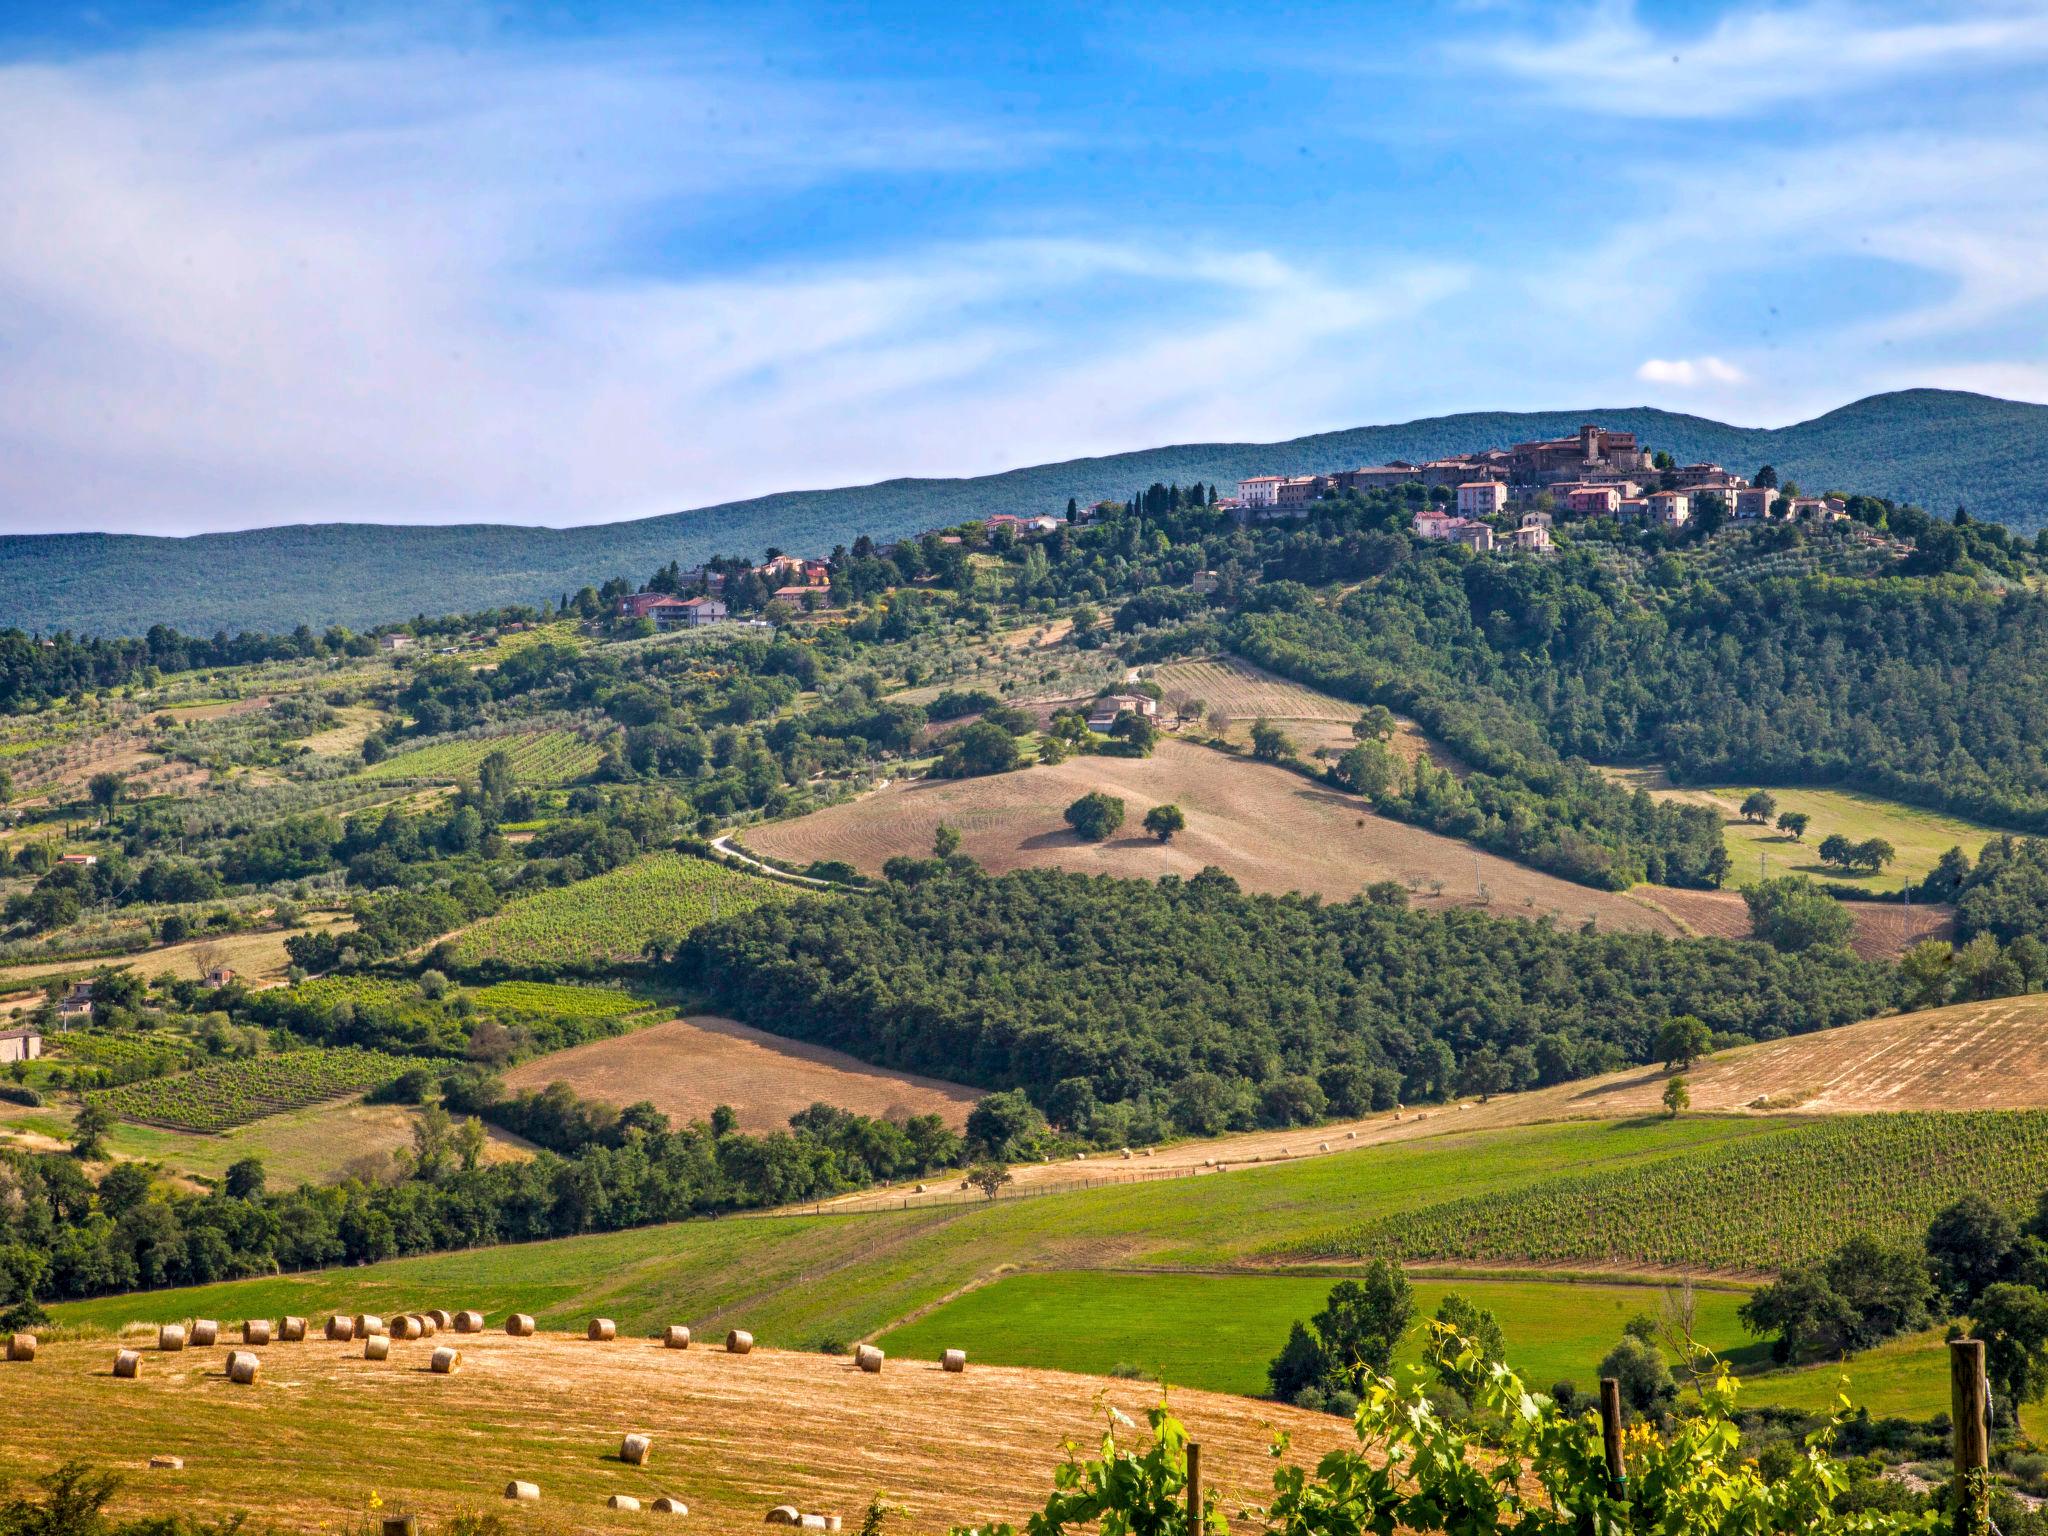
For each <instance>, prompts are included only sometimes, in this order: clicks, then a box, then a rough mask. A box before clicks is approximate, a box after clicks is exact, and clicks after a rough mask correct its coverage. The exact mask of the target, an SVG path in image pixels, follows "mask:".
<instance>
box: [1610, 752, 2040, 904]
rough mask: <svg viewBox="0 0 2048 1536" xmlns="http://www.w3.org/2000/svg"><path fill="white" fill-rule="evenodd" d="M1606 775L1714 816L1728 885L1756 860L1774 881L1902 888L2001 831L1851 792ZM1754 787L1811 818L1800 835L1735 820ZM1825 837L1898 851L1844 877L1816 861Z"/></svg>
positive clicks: (1752, 870)
mask: <svg viewBox="0 0 2048 1536" xmlns="http://www.w3.org/2000/svg"><path fill="white" fill-rule="evenodd" d="M1610 772H1611V773H1612V775H1613V776H1614V777H1616V778H1618V779H1620V780H1622V781H1623V782H1625V783H1628V784H1631V785H1635V784H1640V785H1641V786H1642V787H1644V788H1646V789H1648V790H1649V791H1650V793H1651V794H1652V795H1653V796H1655V797H1656V798H1657V799H1659V800H1671V801H1677V802H1680V803H1682V804H1688V805H1704V806H1707V807H1709V808H1711V809H1713V810H1715V811H1718V812H1719V813H1720V814H1721V817H1722V820H1723V823H1724V825H1725V827H1726V833H1725V836H1726V840H1727V844H1728V856H1729V857H1730V858H1731V859H1732V860H1733V861H1734V872H1733V874H1732V876H1731V881H1732V883H1738V884H1747V883H1748V882H1750V881H1752V880H1754V879H1756V877H1757V874H1758V870H1759V859H1761V861H1762V862H1761V869H1762V873H1763V874H1764V875H1766V876H1767V877H1770V878H1773V879H1775V878H1776V877H1778V876H1780V875H1810V876H1812V877H1813V878H1814V879H1817V880H1831V881H1839V882H1840V883H1842V884H1844V885H1855V886H1861V887H1862V888H1863V889H1865V890H1869V891H1897V890H1902V889H1903V888H1905V887H1906V886H1908V885H1912V884H1915V883H1917V882H1918V881H1919V880H1920V879H1921V878H1922V877H1923V876H1925V875H1926V874H1927V872H1928V871H1929V870H1931V869H1933V868H1934V866H1935V863H1936V861H1937V860H1939V859H1940V858H1941V856H1942V855H1943V854H1944V853H1946V852H1948V850H1949V849H1951V848H1961V849H1962V850H1963V851H1964V852H1965V853H1967V854H1969V855H1970V857H1971V858H1973V859H1974V858H1975V857H1976V856H1977V850H1978V849H1979V848H1981V847H1983V845H1984V844H1985V843H1986V842H1988V841H1989V840H1990V839H1992V838H1994V837H1996V836H1998V835H1999V831H2000V829H1999V828H1997V827H1992V826H1987V825H1985V824H1984V823H1982V822H1975V821H1967V820H1965V819H1963V818H1962V817H1959V816H1950V815H1945V814H1943V813H1942V812H1939V811H1926V810H1922V809H1920V808H1919V807H1918V806H1912V805H1905V804H1902V803H1901V802H1899V801H1896V800H1886V799H1883V798H1881V797H1879V796H1877V795H1867V794H1864V793H1862V792H1861V791H1859V790H1853V789H1815V788H1810V787H1806V786H1797V787H1792V788H1784V789H1780V788H1777V787H1774V786H1768V785H1765V786H1758V785H1754V784H1750V785H1732V784H1730V785H1713V786H1709V787H1694V786H1686V787H1683V788H1681V787H1678V786H1675V785H1673V784H1672V783H1671V781H1670V780H1669V779H1667V778H1666V777H1665V776H1664V775H1663V774H1662V772H1660V771H1656V770H1644V769H1633V768H1629V769H1613V770H1610ZM1759 787H1762V788H1767V789H1769V790H1770V793H1771V795H1772V796H1773V797H1774V798H1775V799H1776V800H1777V802H1778V811H1779V812H1780V813H1781V814H1782V813H1783V812H1786V811H1800V812H1803V813H1804V814H1805V815H1806V816H1807V817H1808V818H1810V820H1809V824H1808V826H1807V829H1806V835H1805V836H1804V838H1802V839H1801V840H1800V841H1798V842H1794V841H1793V840H1792V839H1791V838H1790V837H1788V836H1787V835H1786V834H1784V833H1782V832H1780V831H1779V830H1778V829H1777V827H1776V826H1775V825H1773V824H1759V823H1757V822H1753V821H1745V820H1743V819H1742V812H1741V807H1742V802H1743V799H1744V798H1745V797H1746V796H1747V795H1748V794H1749V793H1750V791H1751V790H1753V789H1757V788H1759ZM1774 820H1775V818H1774ZM1831 832H1839V833H1841V834H1842V836H1844V837H1846V838H1848V839H1849V840H1850V841H1851V842H1857V843H1860V842H1863V841H1865V840H1867V839H1869V838H1873V837H1881V838H1883V839H1884V840H1885V841H1886V842H1888V843H1890V844H1891V845H1892V847H1894V848H1895V849H1897V850H1898V859H1897V861H1896V862H1895V863H1893V864H1891V865H1890V866H1889V867H1887V868H1886V869H1885V871H1884V872H1883V873H1882V874H1877V875H1865V874H1850V873H1847V872H1845V871H1843V870H1840V869H1837V868H1836V867H1835V866H1833V865H1830V864H1823V863H1821V861H1820V854H1819V851H1818V850H1819V848H1820V843H1821V839H1822V838H1824V837H1826V836H1827V835H1828V834H1829V833H1831Z"/></svg>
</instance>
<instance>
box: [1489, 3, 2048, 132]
mask: <svg viewBox="0 0 2048 1536" xmlns="http://www.w3.org/2000/svg"><path fill="white" fill-rule="evenodd" d="M1460 46H1461V48H1462V47H1464V46H1467V45H1466V44H1464V43H1461V45H1460ZM1481 51H1482V53H1483V56H1484V57H1485V59H1486V60H1487V62H1489V63H1491V64H1492V65H1494V66H1495V67H1496V68H1499V69H1501V70H1503V71H1505V72H1506V73H1508V74H1509V75H1512V76H1515V77H1518V78H1520V79H1521V80H1523V81H1524V82H1525V83H1527V84H1529V85H1530V86H1532V87H1533V88H1534V89H1535V90H1536V91H1537V92H1538V93H1539V94H1540V95H1542V96H1543V97H1544V98H1545V99H1547V100H1550V101H1553V102H1556V103H1559V104H1563V105H1568V106H1570V107H1571V108H1573V109H1574V110H1576V111H1582V112H1583V111H1592V112H1605V113H1611V114H1614V115H1617V116H1622V117H1637V118H1677V119H1706V118H1730V117H1743V116H1749V115H1751V114H1754V113H1757V112H1759V111H1762V110H1765V109H1767V108H1770V107H1773V106H1777V105H1780V104H1786V103H1799V102H1805V103H1807V104H1809V105H1812V106H1828V105H1832V104H1833V103H1836V102H1840V103H1842V104H1844V105H1845V106H1846V107H1848V108H1849V109H1850V110H1851V111H1852V112H1860V111H1862V110H1865V109H1867V107H1868V106H1869V102H1868V101H1867V100H1865V99H1863V98H1862V97H1860V96H1859V94H1858V93H1859V91H1861V90H1863V89H1866V88H1871V87H1877V86H1882V85H1884V84H1886V83H1887V82H1891V81H1895V80H1899V79H1903V78H1905V77H1908V76H1912V75H1924V74H1930V73H1936V72H1943V73H1946V72H1951V71H1955V70H1961V69H1969V68H1972V67H1977V66H1997V67H2004V68H2013V67H2019V66H2024V65H2025V64H2026V63H2027V62H2028V61H2030V60H2039V59H2043V58H2048V9H2044V8H2043V7H2042V6H2041V5H2040V4H2039V3H2038V0H2032V3H2020V4H2015V5H2010V6H2003V7H1995V8H1991V9H1983V8H1979V9H1978V10H1976V11H1975V12H1974V13H1971V12H1963V11H1961V10H1960V8H1958V10H1956V11H1948V12H1944V13H1941V14H1940V15H1939V17H1938V19H1935V20H1917V19H1907V20H1892V19H1890V18H1888V17H1886V16H1884V15H1881V14H1876V13H1874V12H1873V11H1872V10H1871V8H1869V7H1867V6H1865V7H1857V6H1851V5H1847V4H1839V3H1835V4H1830V3H1821V4H1807V5H1798V6H1787V7H1761V6H1759V7H1751V8H1748V9H1742V10H1736V11H1732V12H1729V13H1727V14H1724V15H1722V16H1721V17H1719V18H1718V19H1717V20H1716V21H1715V22H1714V24H1713V25H1712V26H1711V27H1710V28H1709V29H1708V30H1706V31H1705V32H1701V33H1696V34H1687V33H1683V32H1679V31H1675V30H1653V29H1652V28H1651V27H1649V26H1648V25H1646V24H1645V23H1644V22H1643V21H1642V20H1641V18H1640V17H1638V15H1637V14H1636V10H1635V7H1634V5H1633V4H1630V3H1628V0H1608V3H1603V4H1598V5H1594V6H1591V7H1589V8H1587V9H1584V10H1582V11H1580V12H1579V13H1578V14H1576V15H1569V14H1565V15H1560V14H1558V13H1555V12H1546V13H1545V15H1544V26H1543V29H1542V32H1541V33H1540V34H1538V33H1533V32H1531V33H1525V34H1522V35H1519V36H1515V37H1509V38H1504V39H1501V40H1499V41H1497V42H1495V43H1493V44H1492V45H1490V46H1486V47H1484V48H1483V49H1482V50H1481Z"/></svg>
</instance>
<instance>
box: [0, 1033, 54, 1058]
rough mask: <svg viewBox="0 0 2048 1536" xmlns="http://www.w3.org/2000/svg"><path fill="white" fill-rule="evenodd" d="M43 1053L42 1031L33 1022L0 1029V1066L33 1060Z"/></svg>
mask: <svg viewBox="0 0 2048 1536" xmlns="http://www.w3.org/2000/svg"><path fill="white" fill-rule="evenodd" d="M42 1054H43V1032H42V1031H41V1030H40V1029H37V1028H36V1027H35V1025H33V1024H23V1025H21V1026H20V1027H18V1028H15V1029H0V1067H4V1066H8V1065H10V1064H11V1063H13V1062H17V1061H34V1060H36V1059H37V1058H39V1057H40V1056H41V1055H42Z"/></svg>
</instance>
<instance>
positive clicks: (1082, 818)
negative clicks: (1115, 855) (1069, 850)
mask: <svg viewBox="0 0 2048 1536" xmlns="http://www.w3.org/2000/svg"><path fill="white" fill-rule="evenodd" d="M1123 824H1124V803H1123V801H1122V800H1120V799H1118V798H1117V797H1116V796H1115V795H1106V794H1104V793H1103V792H1102V791H1101V790H1099V789H1092V790H1090V791H1089V792H1088V793H1087V794H1085V795H1083V796H1082V797H1081V798H1080V799H1078V800H1076V801H1075V802H1074V803H1073V804H1072V805H1070V806H1068V807H1067V825H1068V826H1070V827H1072V828H1073V829H1074V831H1075V832H1076V833H1078V834H1079V835H1080V836H1081V837H1083V838H1084V839H1086V840H1087V841H1088V842H1091V843H1099V842H1102V841H1103V840H1104V839H1106V838H1109V837H1112V836H1114V835H1115V833H1116V829H1117V828H1118V827H1121V826H1122V825H1123Z"/></svg>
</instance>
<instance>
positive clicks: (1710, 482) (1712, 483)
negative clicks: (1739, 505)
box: [1671, 464, 1749, 508]
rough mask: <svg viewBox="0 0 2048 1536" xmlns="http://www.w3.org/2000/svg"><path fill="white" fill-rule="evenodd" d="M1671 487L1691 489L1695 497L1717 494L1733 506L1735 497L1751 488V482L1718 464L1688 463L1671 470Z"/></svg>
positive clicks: (1679, 489) (1682, 489)
mask: <svg viewBox="0 0 2048 1536" xmlns="http://www.w3.org/2000/svg"><path fill="white" fill-rule="evenodd" d="M1671 488H1672V489H1673V490H1678V491H1690V492H1692V493H1693V495H1694V496H1695V497H1698V496H1701V495H1706V494H1712V495H1716V496H1719V497H1720V498H1721V499H1722V501H1724V502H1725V503H1727V505H1728V506H1729V507H1731V508H1732V507H1733V506H1734V505H1735V498H1736V497H1737V496H1738V495H1739V494H1741V493H1742V492H1743V491H1745V490H1747V489H1748V488H1749V482H1748V481H1747V480H1745V479H1743V477H1742V476H1740V475H1737V474H1731V473H1730V472H1729V471H1727V470H1725V469H1723V468H1722V467H1721V466H1720V465H1718V464H1686V465H1683V466H1681V467H1680V468H1678V469H1674V470H1673V471H1671Z"/></svg>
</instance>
